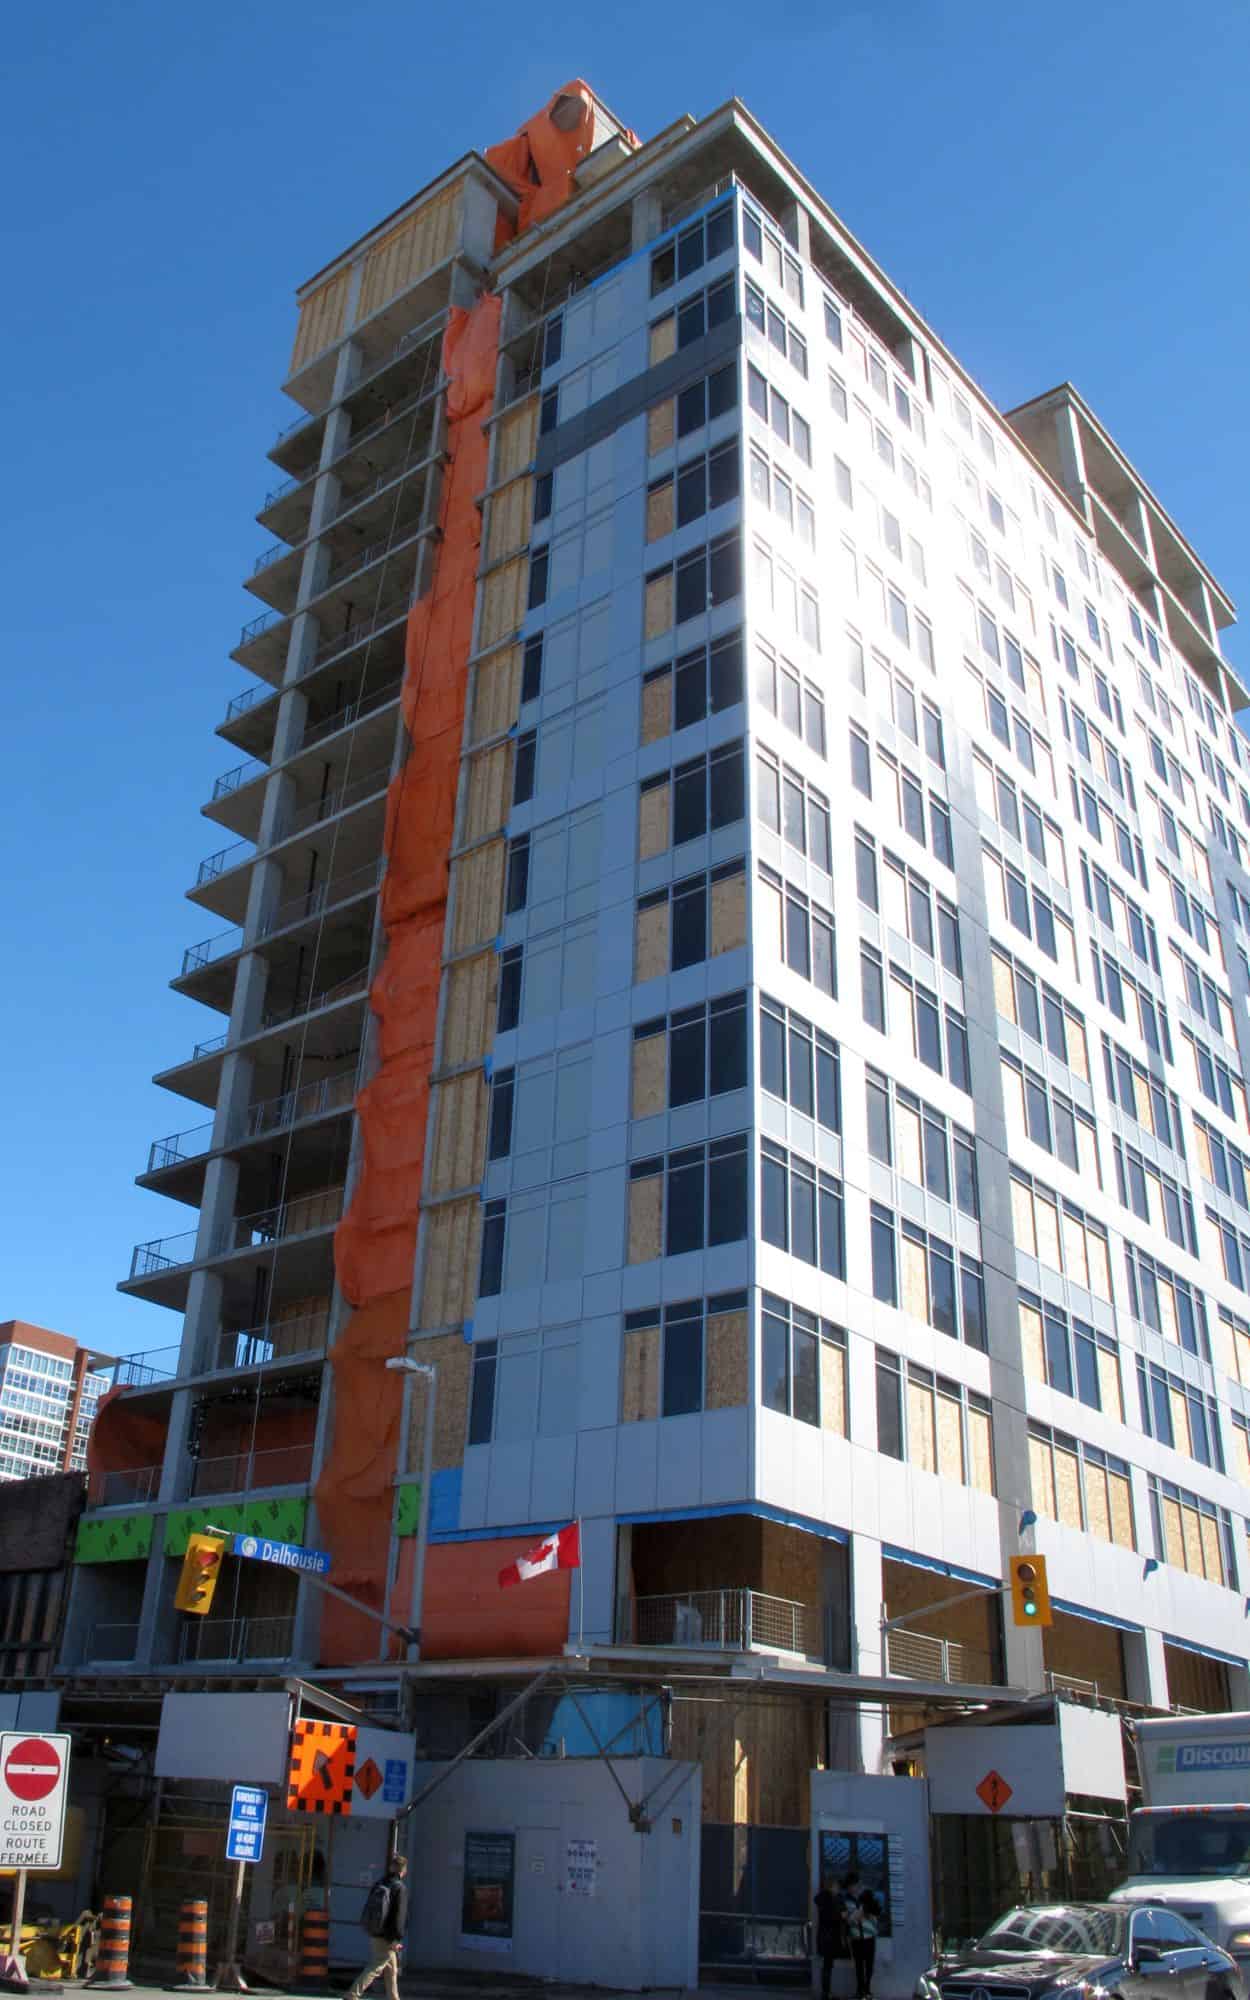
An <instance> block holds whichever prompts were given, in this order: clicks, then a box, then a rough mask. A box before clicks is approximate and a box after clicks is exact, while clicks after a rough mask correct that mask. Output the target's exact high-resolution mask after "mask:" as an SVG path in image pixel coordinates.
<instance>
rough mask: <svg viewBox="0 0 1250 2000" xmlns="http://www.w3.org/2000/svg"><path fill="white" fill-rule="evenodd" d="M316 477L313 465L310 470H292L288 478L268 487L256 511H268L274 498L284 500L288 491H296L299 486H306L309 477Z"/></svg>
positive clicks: (262, 512) (261, 512)
mask: <svg viewBox="0 0 1250 2000" xmlns="http://www.w3.org/2000/svg"><path fill="white" fill-rule="evenodd" d="M316 477H317V472H316V468H315V467H314V469H313V470H312V471H311V472H293V473H292V474H291V477H290V478H289V479H283V480H280V481H279V483H278V484H277V486H271V487H270V489H269V491H268V493H266V495H265V497H264V499H263V500H262V501H261V503H260V506H259V507H258V508H257V510H256V511H257V513H258V514H266V513H268V511H269V509H270V508H271V507H272V506H273V504H274V502H275V501H276V500H285V499H286V497H287V495H288V493H296V492H298V491H299V488H300V487H301V486H306V485H307V484H308V481H309V480H310V479H315V478H316Z"/></svg>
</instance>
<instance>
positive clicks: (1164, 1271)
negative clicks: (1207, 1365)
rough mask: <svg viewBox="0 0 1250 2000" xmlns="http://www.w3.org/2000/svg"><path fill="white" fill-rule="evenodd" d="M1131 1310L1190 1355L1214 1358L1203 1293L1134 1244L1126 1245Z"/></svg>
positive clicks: (1208, 1358) (1125, 1257) (1143, 1321)
mask: <svg viewBox="0 0 1250 2000" xmlns="http://www.w3.org/2000/svg"><path fill="white" fill-rule="evenodd" d="M1124 1261H1125V1265H1126V1268H1127V1271H1128V1290H1129V1307H1130V1310H1131V1311H1132V1313H1133V1316H1134V1318H1136V1319H1139V1320H1141V1321H1142V1323H1143V1325H1145V1326H1148V1327H1150V1328H1151V1329H1152V1330H1153V1331H1154V1332H1155V1333H1158V1334H1162V1336H1163V1338H1164V1339H1165V1340H1170V1341H1172V1342H1173V1344H1174V1345H1175V1346H1177V1347H1183V1348H1184V1349H1185V1352H1186V1353H1187V1354H1197V1355H1198V1356H1200V1357H1201V1359H1202V1360H1204V1361H1209V1360H1210V1358H1211V1346H1210V1342H1209V1340H1208V1338H1207V1307H1206V1300H1205V1299H1204V1298H1203V1296H1202V1294H1201V1292H1196V1291H1195V1290H1194V1289H1193V1287H1192V1285H1190V1284H1188V1283H1187V1282H1186V1280H1185V1279H1184V1278H1178V1277H1177V1275H1176V1273H1175V1272H1174V1271H1170V1270H1168V1268H1167V1266H1166V1265H1164V1264H1161V1263H1159V1261H1158V1259H1157V1258H1155V1257H1151V1256H1150V1255H1149V1254H1148V1253H1147V1252H1146V1251H1145V1250H1139V1249H1138V1248H1137V1246H1136V1244H1134V1243H1127V1242H1126V1243H1125V1245H1124Z"/></svg>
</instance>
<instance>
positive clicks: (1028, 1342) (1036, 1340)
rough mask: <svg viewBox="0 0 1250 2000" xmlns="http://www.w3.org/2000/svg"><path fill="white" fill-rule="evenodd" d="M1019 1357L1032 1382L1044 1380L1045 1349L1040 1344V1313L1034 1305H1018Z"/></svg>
mask: <svg viewBox="0 0 1250 2000" xmlns="http://www.w3.org/2000/svg"><path fill="white" fill-rule="evenodd" d="M1020 1358H1021V1360H1022V1362H1023V1364H1024V1372H1025V1374H1026V1375H1027V1376H1028V1377H1029V1379H1030V1381H1032V1382H1044V1381H1045V1380H1046V1351H1045V1348H1044V1346H1043V1344H1042V1315H1041V1314H1040V1313H1039V1312H1038V1310H1037V1308H1036V1306H1024V1305H1022V1306H1021V1307H1020Z"/></svg>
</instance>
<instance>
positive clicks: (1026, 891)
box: [981, 842, 1077, 976]
mask: <svg viewBox="0 0 1250 2000" xmlns="http://www.w3.org/2000/svg"><path fill="white" fill-rule="evenodd" d="M981 857H982V860H983V862H984V864H985V885H986V897H987V901H988V903H989V909H990V920H991V923H993V922H994V920H995V919H996V918H1001V919H1002V921H1003V922H1004V923H1006V924H1009V925H1010V926H1011V928H1012V929H1013V930H1016V931H1019V932H1020V934H1021V936H1022V937H1026V938H1029V939H1031V940H1032V942H1033V943H1034V944H1036V945H1037V947H1038V949H1039V950H1040V951H1042V952H1044V953H1045V954H1046V957H1047V958H1050V959H1053V960H1054V961H1055V963H1056V965H1061V966H1062V967H1063V968H1064V970H1065V971H1067V972H1070V973H1072V974H1073V976H1075V975H1076V971H1077V960H1076V932H1075V931H1074V929H1073V927H1072V923H1071V921H1070V919H1069V918H1068V917H1067V916H1066V915H1065V914H1064V913H1063V912H1062V911H1061V910H1060V909H1059V907H1058V905H1057V904H1056V903H1055V902H1054V900H1053V898H1052V897H1050V896H1049V895H1047V894H1046V892H1045V891H1044V890H1042V889H1039V888H1037V887H1035V886H1034V885H1033V884H1032V883H1031V882H1030V881H1029V880H1028V878H1027V877H1026V876H1025V874H1024V873H1023V872H1022V870H1020V869H1019V868H1015V867H1013V866H1012V864H1011V862H1009V861H1004V860H1003V859H1002V858H1001V856H999V855H998V854H996V853H995V852H994V850H993V848H992V847H989V846H988V845H986V844H985V843H984V842H983V843H982V848H981Z"/></svg>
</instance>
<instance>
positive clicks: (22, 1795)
mask: <svg viewBox="0 0 1250 2000" xmlns="http://www.w3.org/2000/svg"><path fill="white" fill-rule="evenodd" d="M69 1746H70V1739H69V1737H68V1736H61V1735H57V1736H31V1735H23V1734H22V1732H21V1731H20V1730H9V1731H7V1732H6V1733H5V1734H4V1735H0V1868H59V1867H60V1865H61V1841H62V1837H63V1835H64V1831H65V1802H66V1796H67V1794H68V1791H69Z"/></svg>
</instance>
